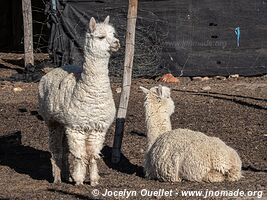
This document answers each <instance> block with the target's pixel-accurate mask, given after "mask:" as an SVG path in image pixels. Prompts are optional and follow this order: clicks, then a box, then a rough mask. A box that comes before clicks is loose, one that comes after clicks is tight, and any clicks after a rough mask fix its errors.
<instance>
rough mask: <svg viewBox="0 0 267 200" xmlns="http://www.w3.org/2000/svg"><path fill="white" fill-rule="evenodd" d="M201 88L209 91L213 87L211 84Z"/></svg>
mask: <svg viewBox="0 0 267 200" xmlns="http://www.w3.org/2000/svg"><path fill="white" fill-rule="evenodd" d="M201 90H204V91H209V90H211V87H210V86H205V87H203V88H201Z"/></svg>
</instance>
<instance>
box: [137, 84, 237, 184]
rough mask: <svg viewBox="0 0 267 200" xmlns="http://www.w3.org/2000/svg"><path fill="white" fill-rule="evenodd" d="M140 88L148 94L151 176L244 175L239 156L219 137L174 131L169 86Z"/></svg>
mask: <svg viewBox="0 0 267 200" xmlns="http://www.w3.org/2000/svg"><path fill="white" fill-rule="evenodd" d="M140 88H141V89H142V90H143V92H144V93H145V94H146V100H145V104H144V105H145V112H146V123H147V137H148V148H147V151H146V154H145V162H144V170H145V173H146V176H147V177H148V178H151V179H159V180H162V181H169V182H180V181H181V180H182V179H185V180H190V181H198V182H200V181H206V182H221V181H224V180H228V181H237V180H239V179H240V178H241V165H242V163H241V160H240V158H239V155H238V154H237V152H236V151H235V150H234V149H232V148H231V147H229V146H227V145H226V144H225V143H224V142H223V141H221V140H220V139H219V138H216V137H209V136H207V135H205V134H203V133H201V132H197V131H192V130H188V129H176V130H172V128H171V121H170V116H171V114H172V113H173V112H174V103H173V100H172V99H171V97H170V89H169V88H168V87H164V86H156V87H153V88H151V89H150V90H148V89H146V88H144V87H140Z"/></svg>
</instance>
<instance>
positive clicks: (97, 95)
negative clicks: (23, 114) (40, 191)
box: [39, 17, 120, 185]
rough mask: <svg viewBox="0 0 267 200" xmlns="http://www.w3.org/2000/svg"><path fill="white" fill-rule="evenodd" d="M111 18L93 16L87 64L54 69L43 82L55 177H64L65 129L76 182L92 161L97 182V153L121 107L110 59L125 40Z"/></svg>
mask: <svg viewBox="0 0 267 200" xmlns="http://www.w3.org/2000/svg"><path fill="white" fill-rule="evenodd" d="M108 21H109V17H107V18H106V20H105V21H104V23H99V24H97V23H96V22H95V20H94V18H92V19H91V21H90V30H91V32H88V33H87V34H86V42H85V47H84V64H83V67H82V68H79V67H78V66H65V67H63V68H57V69H54V70H52V71H51V72H49V73H48V74H46V75H45V76H43V77H42V79H41V81H40V83H39V112H40V114H41V115H42V116H43V118H44V120H45V121H46V123H47V124H48V127H49V130H50V134H49V141H50V145H49V147H50V151H51V153H52V159H51V161H52V167H53V175H54V182H61V170H62V167H63V166H62V165H63V164H62V163H64V161H63V160H62V158H63V157H64V155H62V154H63V148H64V147H63V146H62V140H63V138H64V137H63V136H62V135H66V137H67V141H68V149H69V152H70V153H71V155H72V156H74V158H75V159H74V169H73V171H72V172H71V174H72V178H73V179H74V181H75V182H76V184H83V181H84V179H85V175H86V168H87V165H89V171H90V180H91V185H96V184H98V179H99V176H98V170H97V165H96V159H97V158H99V154H100V151H101V149H102V147H103V143H104V139H105V134H106V132H107V130H108V128H109V127H110V125H111V123H112V122H113V120H114V117H115V112H116V109H115V104H114V100H113V96H112V91H111V87H110V80H109V76H108V62H109V58H110V52H112V51H117V50H118V48H119V46H120V45H119V41H118V39H116V38H115V37H114V34H115V30H114V28H113V27H112V26H111V25H109V24H108ZM63 168H64V167H63ZM65 178H66V177H65ZM67 178H68V177H67Z"/></svg>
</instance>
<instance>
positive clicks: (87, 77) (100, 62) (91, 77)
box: [81, 53, 110, 86]
mask: <svg viewBox="0 0 267 200" xmlns="http://www.w3.org/2000/svg"><path fill="white" fill-rule="evenodd" d="M109 58H110V56H106V57H96V56H94V55H92V54H90V53H89V54H87V55H86V56H85V61H84V64H83V73H82V74H81V80H82V82H86V84H87V85H98V86H99V85H100V84H103V83H109V76H108V72H109V71H108V63H109ZM100 86H105V85H100Z"/></svg>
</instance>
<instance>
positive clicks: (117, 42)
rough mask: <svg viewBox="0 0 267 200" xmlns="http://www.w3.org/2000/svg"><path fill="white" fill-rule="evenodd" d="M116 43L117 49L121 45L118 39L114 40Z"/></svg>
mask: <svg viewBox="0 0 267 200" xmlns="http://www.w3.org/2000/svg"><path fill="white" fill-rule="evenodd" d="M115 43H116V45H117V47H118V49H119V48H120V47H121V45H120V41H119V40H116V42H115Z"/></svg>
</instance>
